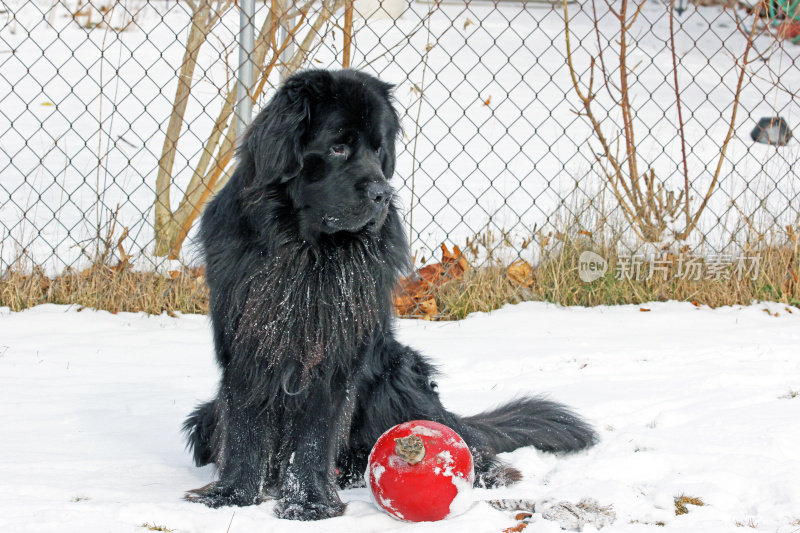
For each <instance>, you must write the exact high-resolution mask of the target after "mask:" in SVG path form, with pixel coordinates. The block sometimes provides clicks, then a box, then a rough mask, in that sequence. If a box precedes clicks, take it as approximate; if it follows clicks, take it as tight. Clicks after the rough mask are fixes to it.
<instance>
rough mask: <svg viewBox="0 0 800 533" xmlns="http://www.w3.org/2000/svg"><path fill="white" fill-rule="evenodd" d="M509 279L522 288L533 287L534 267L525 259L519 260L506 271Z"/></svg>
mask: <svg viewBox="0 0 800 533" xmlns="http://www.w3.org/2000/svg"><path fill="white" fill-rule="evenodd" d="M506 276H508V279H510V280H511V281H513V282H514V283H516V284H517V285H520V286H522V287H530V286H531V285H533V267H532V266H531V264H530V263H528V262H527V261H525V260H524V259H519V260H517V261H514V262H513V263H511V264H510V265H509V267H508V269H507V270H506Z"/></svg>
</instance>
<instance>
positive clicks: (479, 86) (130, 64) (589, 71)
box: [0, 0, 800, 274]
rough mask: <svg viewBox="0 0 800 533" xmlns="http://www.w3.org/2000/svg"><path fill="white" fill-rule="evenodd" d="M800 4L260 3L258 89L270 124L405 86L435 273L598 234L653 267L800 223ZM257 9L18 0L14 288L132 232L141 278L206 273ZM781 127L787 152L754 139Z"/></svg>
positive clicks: (410, 150) (424, 256)
mask: <svg viewBox="0 0 800 533" xmlns="http://www.w3.org/2000/svg"><path fill="white" fill-rule="evenodd" d="M795 4H796V2H792V1H791V0H777V1H776V0H771V1H770V2H765V3H763V4H759V3H758V2H757V1H756V0H753V1H752V2H751V3H750V4H743V3H741V2H734V1H725V2H722V1H701V0H698V1H697V2H693V3H690V2H688V1H687V0H675V1H674V2H670V1H659V0H641V1H630V2H629V1H627V0H619V1H609V2H606V1H605V0H594V1H591V0H580V1H574V0H570V1H569V2H568V3H567V4H563V3H561V2H549V1H546V0H541V1H514V0H500V1H496V2H485V1H467V2H458V1H455V0H452V1H445V2H424V1H407V0H382V1H381V0H355V2H354V3H352V2H349V1H344V0H310V1H309V2H307V3H280V1H279V0H274V2H273V3H272V4H269V3H263V2H257V3H256V4H255V12H254V15H253V18H252V23H253V27H254V29H255V47H254V51H253V53H252V55H253V58H254V60H255V61H254V62H255V77H254V80H253V82H252V84H251V85H250V93H249V94H250V95H251V96H252V98H253V100H254V104H255V105H254V107H255V109H256V110H257V109H258V108H259V106H260V105H261V104H263V103H264V101H265V100H266V99H268V98H269V96H270V94H271V93H272V90H273V88H274V87H275V86H276V85H277V84H278V83H279V81H280V79H281V77H282V76H285V75H286V74H287V73H288V72H291V71H293V70H295V69H297V68H305V67H330V68H337V67H341V65H342V62H343V60H344V61H345V62H349V64H350V66H352V67H353V68H358V69H363V70H365V71H368V72H371V73H374V74H376V75H378V76H380V77H381V78H383V79H384V80H386V81H389V82H391V83H393V84H395V85H396V100H397V106H398V109H399V110H400V112H401V116H402V123H403V129H404V136H403V138H402V141H401V146H399V150H398V153H399V155H398V165H397V174H396V176H397V178H396V182H395V186H396V188H397V191H398V195H399V198H400V200H401V203H402V205H403V207H404V209H405V221H406V223H407V227H408V231H409V237H410V241H411V245H412V251H413V253H414V257H415V260H416V263H417V265H418V266H419V265H421V264H423V263H426V262H430V261H431V259H434V260H439V247H440V245H441V244H442V243H445V244H446V245H448V246H452V245H458V246H460V248H461V249H462V250H465V251H466V250H468V251H470V252H471V254H472V255H471V257H470V261H471V262H472V263H473V264H477V263H481V262H486V261H490V260H492V261H493V260H498V255H497V254H498V253H499V252H500V251H501V252H502V254H504V256H503V258H502V261H504V262H505V264H512V263H513V262H514V261H518V260H520V259H524V260H525V261H530V262H531V263H535V262H536V261H539V260H541V259H542V257H541V254H543V253H547V250H549V249H551V248H548V247H547V246H546V243H547V242H549V241H550V238H551V237H552V236H554V235H555V236H558V235H560V234H563V232H565V231H569V230H570V229H575V227H576V226H575V225H574V223H575V221H577V223H578V226H580V227H581V228H583V229H580V228H579V229H578V230H577V231H578V232H581V231H583V232H584V233H586V234H589V233H591V232H592V231H595V232H599V233H601V234H602V233H603V232H604V231H606V229H607V230H608V231H611V232H613V233H614V235H615V236H616V237H617V238H618V242H619V244H620V245H621V246H623V245H624V246H628V247H630V248H631V250H636V249H639V247H640V246H642V244H643V243H645V244H646V243H650V245H655V246H660V245H663V243H667V242H679V243H681V245H683V246H688V247H690V248H692V249H702V250H704V251H705V252H710V253H721V252H723V251H726V252H729V251H730V249H731V246H732V245H736V246H743V243H745V242H750V241H749V240H750V239H751V238H752V236H753V232H755V233H757V234H762V235H763V234H764V233H765V232H769V231H773V230H776V231H784V232H785V231H792V228H797V226H798V221H800V196H799V195H800V178H798V175H799V174H798V164H797V160H798V147H799V146H800V145H799V144H798V143H797V141H796V140H795V139H793V138H789V139H788V140H787V137H789V136H790V133H789V132H788V131H786V130H787V129H791V128H792V127H794V128H797V127H800V113H798V111H800V108H798V100H797V93H798V90H800V70H798V64H797V61H798V56H800V48H799V47H798V46H796V45H795V44H793V43H792V39H793V38H794V37H796V35H797V34H798V33H800V32H798V25H797V23H796V19H798V18H800V15H799V14H800V10H798V9H797V6H796V5H795ZM239 15H240V13H239V4H238V3H235V2H234V1H233V0H227V1H226V0H217V1H211V0H179V1H176V0H163V1H162V0H153V1H145V0H127V1H124V0H119V1H115V0H52V1H51V0H33V1H18V0H17V1H15V0H9V1H7V2H6V3H4V4H3V7H2V12H1V13H0V22H1V23H2V29H0V236H1V237H2V240H1V241H0V242H2V244H1V245H0V270H7V269H9V268H11V267H13V266H15V265H17V266H20V265H21V266H25V265H39V266H41V267H42V268H44V269H45V270H46V271H47V272H49V273H53V274H57V273H59V272H61V271H63V270H64V269H65V268H67V267H71V268H73V269H80V268H83V267H84V266H85V265H86V264H88V263H90V262H91V261H93V260H94V259H96V257H97V254H98V251H97V244H98V242H100V241H102V240H103V239H102V238H101V237H102V236H104V235H107V236H108V235H110V234H109V232H111V233H113V235H112V236H113V239H112V240H113V241H114V244H115V247H112V250H111V252H112V253H113V254H116V255H119V254H125V255H126V256H128V257H129V258H130V260H131V261H133V262H135V264H136V265H137V267H139V268H143V269H148V268H149V269H153V268H158V267H159V266H160V265H161V264H162V263H163V262H164V261H165V258H166V257H168V256H170V254H171V255H172V257H173V258H175V257H177V258H179V259H180V260H181V261H182V262H185V263H189V264H192V263H196V262H197V261H198V255H197V250H196V246H195V242H194V239H193V236H194V229H195V226H196V225H195V224H193V221H194V220H195V217H196V215H197V212H199V210H200V209H201V208H202V205H204V202H206V201H207V199H208V197H209V196H210V195H211V194H213V192H214V190H216V189H217V188H219V187H220V186H221V185H222V184H224V181H225V179H226V177H227V175H228V173H229V172H230V168H231V166H232V165H233V160H232V159H231V154H232V147H233V144H234V142H235V132H236V126H237V125H236V123H235V122H236V121H235V120H234V119H233V118H232V117H233V116H235V113H233V111H232V109H233V107H232V106H233V104H234V103H235V100H236V76H237V73H238V72H239V66H240V61H241V59H240V54H239V47H238V35H239V24H240V16H239ZM259 47H260V48H259ZM245 57H246V56H245ZM240 98H241V96H240ZM176 110H177V111H176ZM176 114H177V115H179V116H177V118H176ZM763 117H768V123H767V130H769V131H762V133H764V135H766V134H769V133H770V131H771V130H770V128H769V127H768V126H769V118H773V122H772V123H771V124H772V126H773V128H772V129H775V128H777V129H779V130H780V131H779V132H778V135H777V137H780V138H779V139H778V138H777V137H774V138H773V139H772V144H764V143H757V142H754V140H753V138H752V137H751V132H752V131H753V130H754V128H756V125H757V123H758V121H759V120H760V119H762V118H763ZM774 117H781V119H782V120H784V121H785V123H784V122H781V123H778V122H776V121H775V120H776V119H774ZM757 133H758V132H757ZM762 137H763V135H762ZM783 141H786V143H784V142H783ZM603 224H607V228H600V229H599V230H598V227H599V225H600V226H602V225H603ZM590 226H591V228H590ZM593 238H597V235H596V234H595V236H594V237H593ZM159 239H161V240H162V241H164V242H165V243H162V244H161V245H159ZM107 243H108V240H107V239H106V244H107ZM531 243H537V244H538V245H539V246H531ZM537 254H538V255H537ZM126 260H128V259H126Z"/></svg>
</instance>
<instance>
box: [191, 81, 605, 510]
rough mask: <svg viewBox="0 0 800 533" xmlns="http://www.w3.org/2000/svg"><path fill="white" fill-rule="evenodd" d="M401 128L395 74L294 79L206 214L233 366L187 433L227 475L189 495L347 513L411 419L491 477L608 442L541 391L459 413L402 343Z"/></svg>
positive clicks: (509, 477)
mask: <svg viewBox="0 0 800 533" xmlns="http://www.w3.org/2000/svg"><path fill="white" fill-rule="evenodd" d="M399 134H400V124H399V120H398V115H397V111H396V110H395V109H394V107H393V105H392V86H391V85H389V84H386V83H384V82H382V81H380V80H378V79H376V78H374V77H372V76H370V75H368V74H364V73H362V72H357V71H353V70H342V71H335V72H331V71H323V70H309V71H305V72H301V73H299V74H296V75H294V76H292V77H291V78H289V79H288V80H286V82H285V83H284V84H283V85H282V86H281V87H280V88H279V89H278V91H277V92H276V93H275V95H274V97H273V98H272V100H271V101H270V102H269V103H268V104H267V105H266V107H265V108H264V109H263V110H262V111H261V112H260V113H259V115H258V116H257V117H256V118H255V120H254V121H253V123H252V125H251V126H250V127H249V129H248V130H247V132H246V134H245V137H244V139H243V142H242V143H241V148H240V149H239V153H238V165H237V167H236V170H235V172H234V173H233V175H232V176H231V179H230V181H229V182H228V184H227V185H226V186H225V187H224V188H223V189H222V191H221V192H220V193H219V194H218V195H217V196H216V197H215V198H214V200H213V201H212V202H211V203H210V204H209V206H208V208H207V209H206V211H205V213H204V215H203V217H202V223H201V226H200V229H201V231H200V235H201V237H200V239H201V242H202V246H203V251H204V256H205V260H206V268H207V280H208V286H209V288H210V290H211V322H212V325H213V333H214V345H215V349H216V356H217V361H218V363H219V366H220V370H221V374H222V376H221V380H220V384H219V390H218V391H217V395H216V398H214V399H213V400H211V401H209V402H207V403H204V404H201V405H199V406H198V407H197V409H196V410H195V411H194V412H193V413H192V414H191V415H189V417H188V419H187V420H186V422H185V425H184V429H185V431H186V433H187V435H188V446H189V447H190V448H191V450H192V451H193V454H194V462H195V463H196V464H197V465H198V466H201V465H205V464H209V463H216V465H217V468H218V473H219V480H218V481H215V482H213V483H211V484H209V485H207V486H205V487H202V488H199V489H196V490H193V491H190V492H189V493H188V494H187V495H186V498H187V499H188V500H190V501H195V502H201V503H204V504H206V505H209V506H211V507H218V506H223V505H253V504H257V503H259V502H260V501H262V500H263V499H265V498H274V499H275V500H277V505H276V507H275V513H276V514H277V515H278V516H279V517H281V518H288V519H294V520H318V519H322V518H328V517H332V516H337V515H341V514H342V513H343V512H344V508H345V506H344V504H343V503H342V502H341V500H340V499H339V496H338V494H337V492H336V490H337V487H343V486H352V485H353V484H357V483H359V482H363V476H364V471H365V469H366V466H367V456H368V454H369V451H370V449H371V447H372V445H373V444H374V443H375V441H376V440H377V438H378V437H379V436H380V435H381V434H382V433H383V432H384V431H386V430H387V429H388V428H390V427H391V426H393V425H395V424H399V423H401V422H405V421H408V420H414V419H428V420H435V421H437V422H441V423H443V424H445V425H447V426H450V427H451V428H453V429H454V430H455V431H456V432H458V433H459V434H460V435H461V436H462V437H463V438H464V440H465V441H466V442H467V444H468V445H469V447H470V449H471V451H472V454H473V457H474V461H475V473H476V480H477V481H476V482H477V483H480V484H481V485H483V486H488V487H493V486H498V485H503V484H507V483H511V482H513V481H516V480H518V479H519V478H520V477H521V474H520V473H519V472H518V471H517V470H515V469H513V468H511V467H509V466H507V465H505V464H503V463H502V462H500V461H499V460H498V459H497V458H496V454H498V453H500V452H507V451H511V450H514V449H516V448H519V447H520V446H529V445H532V446H535V447H537V448H538V449H540V450H545V451H552V452H566V451H573V450H580V449H582V448H585V447H587V446H590V445H591V444H593V443H594V442H595V439H596V436H595V433H594V431H593V430H592V429H591V427H589V425H587V424H586V423H585V422H583V421H582V420H580V419H579V418H578V417H576V416H575V415H573V414H572V413H571V412H570V411H569V410H567V409H566V408H564V407H563V406H561V405H559V404H557V403H553V402H550V401H547V400H544V399H541V398H536V397H528V398H521V399H517V400H514V401H512V402H511V403H509V404H507V405H505V406H503V407H500V408H497V409H494V410H491V411H487V412H485V413H482V414H479V415H474V416H470V417H461V416H458V415H455V414H453V413H451V412H450V411H448V410H446V409H445V408H444V407H443V406H442V404H441V402H440V400H439V394H438V393H437V390H436V383H435V382H434V381H433V380H434V378H435V375H436V370H435V368H434V367H433V366H432V365H431V363H430V362H429V361H428V360H427V359H426V358H425V357H423V356H422V355H420V354H419V353H417V352H416V351H415V350H413V349H411V348H409V347H407V346H403V345H402V344H400V343H399V342H398V341H397V340H395V334H394V331H393V326H392V320H393V311H392V290H393V288H394V287H395V283H396V282H397V280H398V276H399V275H400V274H401V273H403V272H405V271H406V270H407V268H408V266H409V248H408V243H407V242H406V239H405V237H404V236H405V231H404V230H403V225H402V220H401V216H400V210H399V209H398V207H397V205H396V203H395V201H394V193H393V190H392V186H391V184H390V180H391V178H392V174H394V167H395V142H396V140H397V138H398V136H399Z"/></svg>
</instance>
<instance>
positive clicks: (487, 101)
mask: <svg viewBox="0 0 800 533" xmlns="http://www.w3.org/2000/svg"><path fill="white" fill-rule="evenodd" d="M491 103H492V95H491V94H490V95H489V98H487V99H486V100H484V101H483V105H485V106H488V105H489V104H491Z"/></svg>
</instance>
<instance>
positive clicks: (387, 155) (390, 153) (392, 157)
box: [380, 82, 401, 180]
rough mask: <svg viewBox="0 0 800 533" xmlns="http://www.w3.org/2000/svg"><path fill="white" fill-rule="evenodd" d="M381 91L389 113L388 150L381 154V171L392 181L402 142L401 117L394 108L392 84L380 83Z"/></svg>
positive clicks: (387, 118) (387, 119)
mask: <svg viewBox="0 0 800 533" xmlns="http://www.w3.org/2000/svg"><path fill="white" fill-rule="evenodd" d="M380 91H381V93H382V95H383V97H384V98H385V99H386V105H387V108H388V110H389V111H388V113H387V115H388V116H387V117H386V119H385V120H386V124H387V126H388V127H387V128H386V130H385V135H386V138H385V141H384V143H385V145H386V149H385V150H383V151H382V153H381V170H382V171H383V175H384V177H386V179H387V180H388V179H390V178H391V177H392V175H393V174H394V165H395V162H396V160H397V156H396V152H395V150H396V147H395V145H396V144H397V142H398V141H399V140H400V136H401V129H400V117H399V116H398V114H397V109H396V108H395V106H394V85H392V84H391V83H385V82H380Z"/></svg>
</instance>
